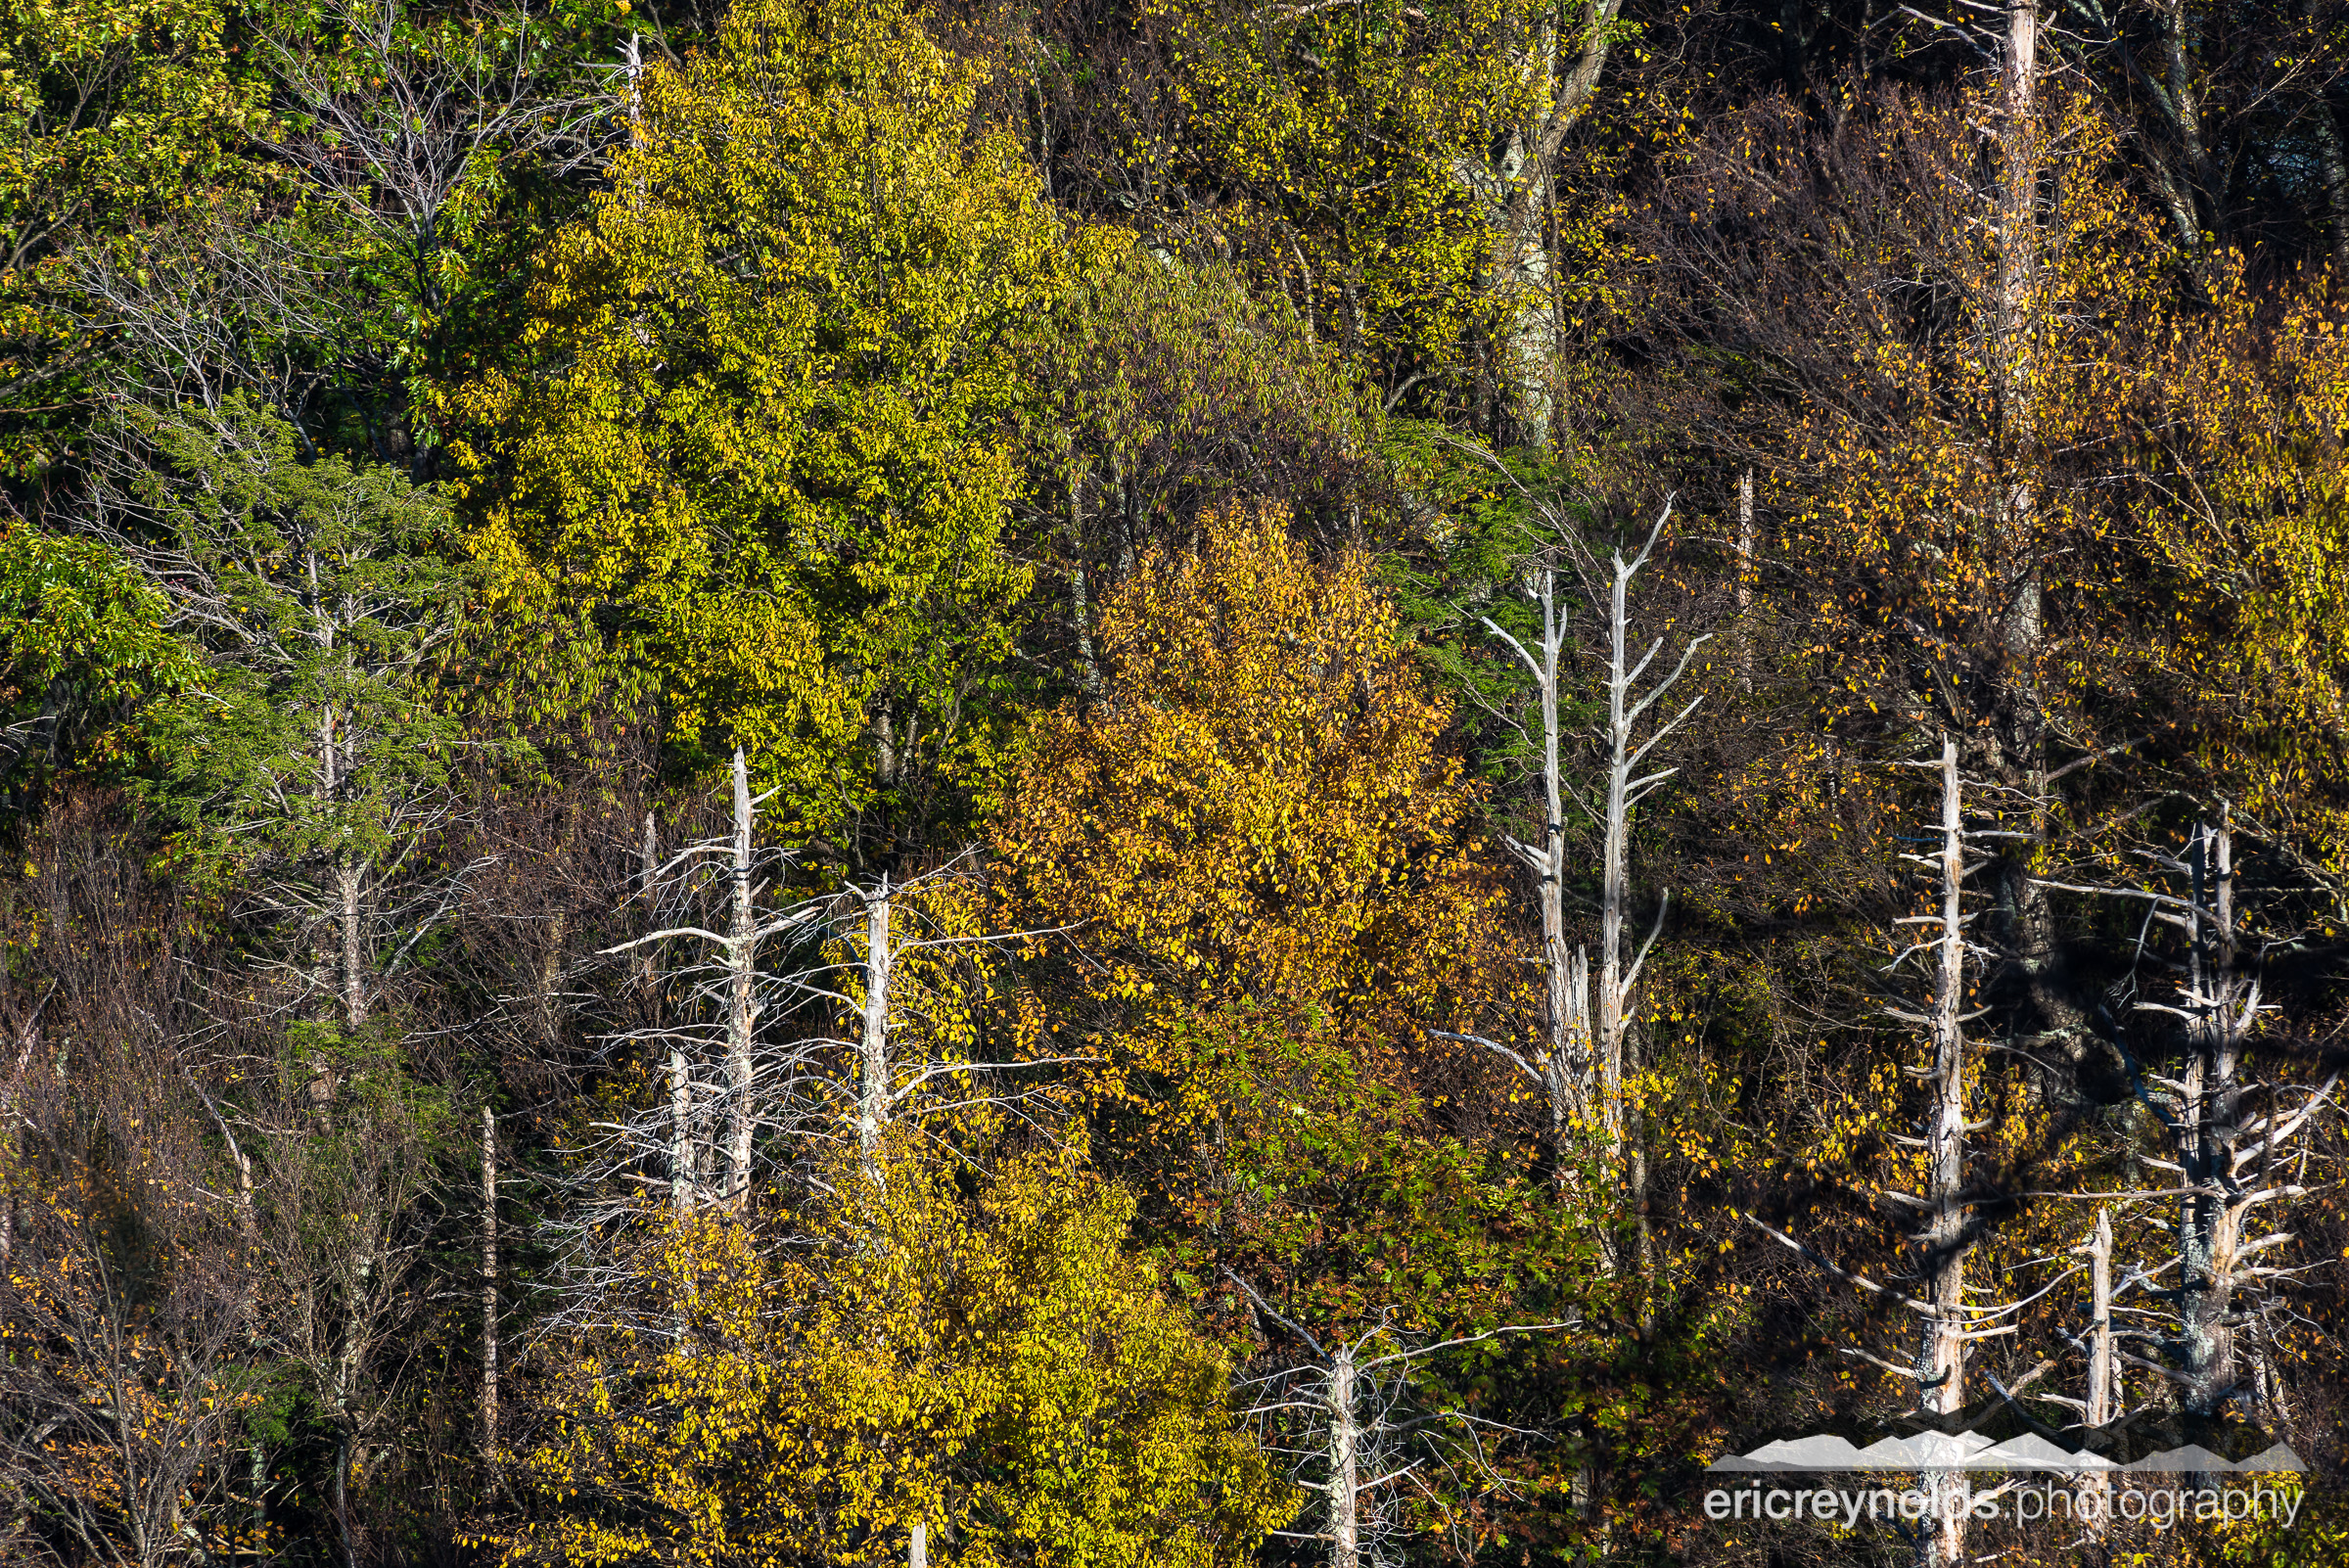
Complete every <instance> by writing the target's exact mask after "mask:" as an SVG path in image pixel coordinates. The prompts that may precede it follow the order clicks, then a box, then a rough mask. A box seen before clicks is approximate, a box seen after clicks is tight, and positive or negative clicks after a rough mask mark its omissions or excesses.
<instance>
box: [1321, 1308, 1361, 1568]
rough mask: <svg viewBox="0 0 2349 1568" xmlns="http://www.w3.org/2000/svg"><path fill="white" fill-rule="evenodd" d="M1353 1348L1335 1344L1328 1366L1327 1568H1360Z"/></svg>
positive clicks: (1358, 1455)
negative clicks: (1333, 1356)
mask: <svg viewBox="0 0 2349 1568" xmlns="http://www.w3.org/2000/svg"><path fill="white" fill-rule="evenodd" d="M1354 1375H1355V1367H1354V1347H1353V1346H1351V1345H1341V1346H1339V1347H1338V1354H1337V1359H1336V1360H1333V1361H1332V1362H1331V1363H1330V1368H1329V1561H1330V1568H1360V1564H1361V1560H1362V1546H1361V1521H1360V1519H1359V1516H1358V1514H1357V1513H1356V1502H1357V1499H1359V1495H1360V1491H1361V1433H1360V1430H1359V1428H1358V1427H1357V1426H1356V1425H1355V1413H1354Z"/></svg>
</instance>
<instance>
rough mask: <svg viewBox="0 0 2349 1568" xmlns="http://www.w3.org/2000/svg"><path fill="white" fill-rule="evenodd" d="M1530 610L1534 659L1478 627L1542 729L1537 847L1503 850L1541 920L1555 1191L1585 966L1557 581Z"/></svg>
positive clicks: (1580, 1026)
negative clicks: (1569, 919)
mask: <svg viewBox="0 0 2349 1568" xmlns="http://www.w3.org/2000/svg"><path fill="white" fill-rule="evenodd" d="M1536 602H1537V603H1538V604H1539V605H1540V606H1541V610H1542V641H1541V644H1540V651H1539V653H1537V652H1535V651H1534V650H1532V649H1528V648H1527V647H1526V646H1525V645H1524V644H1523V643H1521V642H1519V641H1518V640H1517V639H1516V638H1515V637H1513V636H1510V635H1509V634H1508V633H1507V632H1505V631H1502V630H1501V629H1500V626H1499V625H1498V623H1496V622H1494V621H1493V620H1492V618H1490V617H1486V618H1484V623H1485V625H1486V626H1487V627H1488V628H1489V629H1491V630H1492V631H1493V632H1494V633H1495V634H1496V635H1497V636H1499V637H1501V638H1502V639H1504V640H1505V641H1506V642H1507V643H1508V644H1509V646H1510V648H1511V649H1513V650H1514V651H1515V652H1516V654H1517V657H1518V658H1519V659H1520V660H1521V661H1523V663H1524V664H1525V666H1526V668H1527V669H1529V670H1530V671H1532V673H1533V677H1534V703H1535V707H1536V710H1537V716H1538V718H1539V720H1540V723H1541V726H1542V801H1543V826H1542V841H1541V844H1540V846H1539V847H1536V846H1534V845H1529V844H1525V843H1523V842H1521V841H1519V840H1517V839H1515V838H1511V839H1510V840H1509V841H1508V845H1509V848H1510V850H1511V851H1512V852H1513V853H1515V854H1516V855H1517V857H1518V858H1519V859H1521V860H1523V861H1524V862H1525V863H1526V866H1527V867H1528V868H1529V869H1530V870H1532V871H1533V873H1534V875H1535V878H1536V881H1535V890H1534V898H1535V902H1536V903H1537V905H1538V906H1539V908H1540V913H1541V918H1542V973H1543V1008H1542V1035H1543V1050H1542V1053H1541V1054H1540V1055H1539V1056H1537V1057H1536V1059H1535V1061H1534V1063H1533V1066H1534V1068H1535V1069H1536V1076H1537V1077H1538V1078H1539V1080H1540V1081H1541V1084H1542V1087H1543V1091H1544V1093H1545V1094H1546V1095H1547V1097H1548V1102H1549V1107H1548V1108H1549V1139H1550V1158H1551V1160H1552V1161H1553V1162H1554V1168H1553V1172H1552V1176H1551V1179H1552V1180H1553V1181H1554V1182H1555V1183H1556V1184H1557V1185H1559V1186H1560V1187H1561V1188H1562V1187H1564V1186H1566V1185H1568V1184H1569V1183H1570V1182H1571V1181H1572V1179H1573V1170H1574V1166H1575V1163H1576V1159H1577V1155H1578V1151H1577V1149H1576V1146H1575V1139H1574V1127H1575V1123H1576V1122H1577V1120H1579V1119H1580V1118H1582V1117H1584V1116H1586V1115H1587V1114H1588V1113H1589V1109H1590V1102H1591V1093H1592V1080H1591V1063H1592V1056H1591V1045H1590V976H1589V970H1590V963H1589V955H1588V953H1587V952H1585V951H1584V950H1582V949H1577V948H1571V947H1569V946H1568V945H1567V941H1566V809H1565V797H1566V782H1565V763H1564V760H1563V758H1562V757H1561V755H1560V740H1561V737H1562V734H1563V728H1562V724H1561V721H1560V717H1559V713H1558V703H1559V689H1558V659H1559V655H1560V652H1561V650H1562V649H1563V647H1564V645H1565V638H1566V623H1565V618H1564V617H1563V616H1562V615H1561V614H1560V613H1559V611H1558V603H1557V574H1556V573H1554V572H1551V571H1549V570H1547V569H1544V570H1543V574H1542V586H1541V589H1540V591H1539V593H1538V594H1537V595H1536Z"/></svg>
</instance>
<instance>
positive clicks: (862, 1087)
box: [856, 874, 890, 1179]
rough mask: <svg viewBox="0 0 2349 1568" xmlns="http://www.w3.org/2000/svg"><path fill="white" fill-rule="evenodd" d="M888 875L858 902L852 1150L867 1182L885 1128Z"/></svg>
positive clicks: (874, 1172) (876, 1170)
mask: <svg viewBox="0 0 2349 1568" xmlns="http://www.w3.org/2000/svg"><path fill="white" fill-rule="evenodd" d="M889 906H890V892H889V877H888V876H887V874H884V875H883V876H882V878H881V886H880V888H879V889H878V890H877V891H875V892H873V893H871V894H868V895H866V897H865V900H864V919H865V928H864V933H865V937H864V940H865V947H864V1040H863V1053H862V1054H863V1075H862V1080H861V1082H860V1084H859V1085H858V1092H857V1096H856V1147H857V1149H858V1150H859V1151H860V1152H861V1153H862V1155H863V1157H864V1173H865V1176H867V1177H868V1178H872V1179H878V1177H879V1176H880V1153H881V1134H882V1130H883V1129H885V1128H886V1127H887V1126H888V1125H889V1090H890V1082H889V971H890V950H889Z"/></svg>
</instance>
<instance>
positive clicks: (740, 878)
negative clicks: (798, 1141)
mask: <svg viewBox="0 0 2349 1568" xmlns="http://www.w3.org/2000/svg"><path fill="white" fill-rule="evenodd" d="M733 871H734V923H733V927H732V930H731V931H730V932H729V934H728V936H727V938H726V968H727V970H728V975H727V983H728V984H727V1002H726V1112H727V1116H726V1202H727V1203H728V1204H729V1205H730V1206H734V1207H740V1206H741V1205H743V1204H745V1203H747V1202H749V1201H750V1193H751V1138H752V1132H753V1130H754V1129H755V1128H756V1126H757V1122H756V1119H755V1118H754V1117H753V1116H752V1110H753V1106H752V1093H751V1084H752V1079H753V1077H754V1074H753V1064H752V1060H751V1036H752V1032H753V1029H754V1028H755V1026H756V1025H757V1023H758V1018H759V1008H758V1001H757V991H758V978H759V977H758V958H759V953H758V923H757V921H756V920H755V919H754V917H753V915H752V911H751V775H750V768H749V765H748V764H747V763H746V762H745V761H744V760H743V755H742V749H741V748H740V747H736V748H735V750H734V866H733Z"/></svg>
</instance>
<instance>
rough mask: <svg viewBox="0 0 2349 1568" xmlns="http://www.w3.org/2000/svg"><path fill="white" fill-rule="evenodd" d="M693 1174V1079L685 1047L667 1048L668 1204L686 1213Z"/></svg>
mask: <svg viewBox="0 0 2349 1568" xmlns="http://www.w3.org/2000/svg"><path fill="white" fill-rule="evenodd" d="M696 1196H697V1195H696V1193H695V1192H694V1174H693V1080H692V1078H691V1077H690V1076H689V1075H688V1074H687V1072H686V1068H685V1047H684V1046H682V1045H671V1046H670V1047H669V1048H668V1205H669V1207H670V1208H671V1209H673V1210H675V1211H676V1212H677V1213H678V1214H679V1215H683V1214H686V1213H687V1212H689V1211H690V1210H691V1209H692V1208H693V1206H694V1201H695V1198H696Z"/></svg>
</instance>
